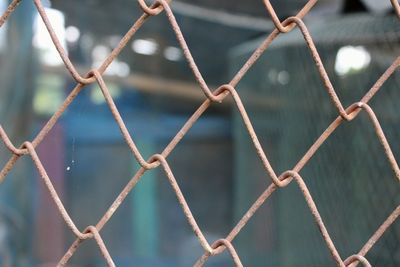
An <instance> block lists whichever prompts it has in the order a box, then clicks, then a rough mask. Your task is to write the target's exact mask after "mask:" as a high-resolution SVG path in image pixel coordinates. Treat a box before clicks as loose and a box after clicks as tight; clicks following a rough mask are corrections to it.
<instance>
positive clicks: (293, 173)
mask: <svg viewBox="0 0 400 267" xmlns="http://www.w3.org/2000/svg"><path fill="white" fill-rule="evenodd" d="M33 1H34V4H35V6H36V8H37V10H38V12H39V14H40V16H41V18H42V20H43V22H44V24H45V25H46V28H47V30H48V32H49V34H50V36H51V39H52V41H53V43H54V46H55V47H56V49H57V51H58V53H59V55H60V57H61V59H62V60H63V62H64V65H65V67H66V68H67V70H68V71H69V73H70V74H71V76H72V78H74V79H75V81H76V82H77V85H76V86H75V88H74V89H73V90H72V91H71V93H70V94H69V95H68V96H67V97H66V99H65V101H64V102H63V104H62V105H61V106H60V108H59V109H58V110H57V111H56V112H55V113H54V114H53V116H52V117H51V118H50V119H49V121H48V122H47V123H46V125H45V126H44V127H43V128H42V129H41V131H40V132H39V134H38V135H37V136H36V137H35V138H34V139H33V140H32V141H26V142H24V143H23V144H22V145H21V146H19V147H18V146H15V145H14V144H13V143H12V141H11V140H10V138H9V137H8V135H7V134H6V131H5V130H4V129H3V127H1V125H0V139H1V140H2V141H3V143H4V144H5V146H6V148H7V149H8V150H9V151H10V152H11V153H12V157H11V158H10V160H9V161H8V162H7V163H6V165H5V166H4V167H3V168H2V169H1V171H0V183H1V182H2V181H3V180H4V179H5V178H6V176H7V174H8V173H9V171H10V170H11V169H12V168H13V167H14V165H15V163H16V162H17V161H18V159H19V158H20V157H22V156H24V155H29V156H30V157H31V159H32V161H33V163H34V165H35V166H36V169H37V171H38V173H39V175H40V177H41V179H42V181H43V183H44V184H45V186H46V187H47V189H48V191H49V194H50V195H51V197H52V199H53V200H54V203H55V204H56V207H57V209H58V210H59V212H60V214H61V216H62V218H63V220H64V221H65V223H66V225H67V227H68V228H69V229H70V230H71V232H72V233H73V234H74V235H75V236H76V240H75V241H74V242H73V244H72V245H71V246H70V248H69V249H68V250H67V252H66V253H65V255H64V256H63V257H62V259H61V260H60V261H59V263H58V264H57V266H60V267H61V266H65V265H66V264H67V263H68V261H69V260H70V258H71V257H72V256H73V255H74V253H75V252H76V251H77V249H78V248H79V246H80V244H81V243H82V242H84V241H85V240H87V239H94V240H95V241H96V243H97V245H98V247H99V249H100V252H101V254H102V256H103V257H104V259H105V261H106V263H107V265H108V266H112V267H113V266H115V264H114V262H113V260H112V258H111V255H110V254H109V252H108V250H107V247H106V245H105V243H104V241H103V239H102V238H101V235H100V231H101V230H102V228H103V227H104V226H105V225H106V224H107V222H108V221H109V220H110V219H111V217H112V216H113V214H114V213H115V211H116V210H117V209H118V208H119V206H120V205H121V204H122V203H123V202H124V200H125V199H126V197H127V195H128V194H129V193H130V191H131V190H132V189H133V188H134V187H135V186H136V185H137V183H138V182H139V181H140V179H141V177H142V176H143V175H144V173H145V172H146V171H148V170H151V169H154V168H158V167H159V166H161V168H162V169H163V171H164V173H165V175H166V178H167V179H168V181H169V183H170V184H171V187H172V190H173V191H174V193H175V195H176V197H177V201H178V203H179V205H180V206H181V208H182V212H183V213H184V214H185V217H186V219H187V221H188V223H189V225H190V226H191V227H192V230H193V233H194V235H196V237H197V239H198V241H199V243H200V244H201V246H202V247H203V249H204V254H203V256H201V257H200V258H199V260H198V261H197V262H196V263H195V265H194V266H196V267H200V266H203V264H204V263H205V262H206V261H207V259H208V258H209V257H212V256H215V255H218V254H219V253H221V252H223V251H224V250H225V249H227V250H228V251H229V253H230V255H231V257H232V260H233V262H234V263H235V265H236V266H238V267H241V266H243V265H242V262H241V260H240V258H239V256H238V253H237V252H236V250H235V248H234V247H233V245H232V242H233V241H234V239H235V238H236V236H237V235H238V234H239V233H240V231H241V230H242V229H243V227H245V226H246V225H247V223H248V222H249V221H250V219H251V218H252V217H253V215H254V214H255V213H256V212H257V211H258V209H259V208H260V207H261V206H262V205H263V204H264V203H265V202H266V201H267V199H268V198H269V197H270V196H271V195H272V194H273V193H274V192H275V191H276V190H277V189H278V188H283V187H285V186H287V185H288V184H290V183H291V182H292V181H293V180H294V181H295V182H296V184H297V186H298V187H299V188H300V190H301V192H302V194H303V196H304V200H305V201H306V203H307V205H308V207H309V209H310V212H311V214H312V216H313V218H314V221H315V223H316V225H317V227H318V228H319V230H320V232H321V235H322V237H323V239H324V240H325V244H326V246H327V248H328V249H329V251H330V254H331V256H332V258H333V259H334V261H335V262H336V264H337V266H340V267H345V266H355V265H357V263H362V264H363V265H364V266H366V267H370V266H371V265H370V263H369V262H368V260H367V259H366V258H365V256H366V254H367V253H368V251H369V250H370V249H371V248H372V247H373V246H374V245H375V243H376V242H377V241H378V240H379V239H380V238H381V236H382V235H383V234H384V233H385V232H386V230H387V229H388V228H389V227H390V226H391V225H392V224H393V223H394V222H395V221H396V220H397V219H398V218H399V216H400V205H399V206H397V208H396V209H395V210H394V211H393V212H392V214H390V215H389V216H388V218H387V219H386V220H385V221H384V222H383V224H382V225H381V226H380V227H379V228H378V230H377V231H376V232H375V233H374V234H373V235H372V237H371V238H370V239H369V240H368V241H367V242H366V243H365V245H364V246H363V248H362V249H361V250H360V251H359V253H357V254H354V255H351V256H349V257H347V258H346V259H345V260H343V259H342V257H341V256H340V255H339V252H338V250H337V249H336V247H335V244H334V242H333V241H332V239H331V237H330V235H329V232H328V229H327V228H326V227H325V224H324V222H323V219H322V217H321V215H320V213H319V211H318V208H317V205H316V203H315V202H314V200H313V198H312V195H311V193H310V191H309V190H308V188H307V185H306V183H305V181H304V179H303V178H302V177H301V176H300V174H299V172H300V171H301V170H302V169H303V167H304V166H305V165H306V164H307V163H308V161H309V160H310V159H311V158H312V157H313V155H314V154H315V152H316V151H317V150H318V149H319V148H320V147H321V145H322V144H323V143H324V142H325V141H326V140H327V139H328V138H329V137H330V136H331V134H332V133H333V132H335V130H336V129H337V128H338V127H339V126H340V125H341V124H342V122H344V121H352V120H354V119H355V118H356V117H357V116H358V114H359V113H360V112H361V111H365V112H366V113H367V115H368V118H369V119H370V121H371V123H372V127H373V128H374V130H375V132H376V135H377V138H378V139H379V141H380V143H381V145H382V147H383V150H384V153H385V155H386V157H387V159H388V161H389V163H390V166H391V168H392V169H393V171H394V173H395V176H396V178H397V180H399V181H400V169H399V166H398V164H397V161H396V159H395V157H394V155H393V153H392V150H391V148H390V145H389V142H388V141H387V139H386V137H385V134H384V131H383V130H382V128H381V125H380V123H379V120H378V118H377V117H376V115H375V113H374V111H373V110H372V108H371V107H370V106H369V105H368V102H369V101H370V100H371V99H372V98H373V96H374V95H375V94H376V93H377V92H378V91H379V90H380V89H381V87H382V85H383V84H384V83H385V81H386V80H387V79H388V78H389V77H390V76H391V75H392V74H393V73H394V72H395V71H396V70H397V68H398V67H399V65H400V57H397V58H396V59H395V60H394V62H393V63H392V65H391V66H389V67H388V69H387V70H386V71H385V72H384V73H383V74H382V75H381V77H380V78H379V79H378V80H377V81H376V83H375V84H374V85H373V86H372V87H371V89H370V90H369V91H368V92H367V93H366V94H365V95H364V97H362V98H361V100H360V101H359V102H356V103H354V104H352V105H350V106H349V107H347V108H345V107H344V106H343V104H342V102H341V101H340V99H339V97H338V95H337V93H336V90H335V88H334V86H333V85H332V83H331V81H330V79H329V76H328V74H327V72H326V70H325V67H324V64H323V62H322V60H321V58H320V56H319V53H318V51H317V48H316V47H315V45H314V42H313V39H312V37H311V35H310V33H309V31H308V29H307V26H306V25H305V24H304V22H303V21H302V18H303V17H304V16H306V15H307V13H308V12H309V11H310V9H311V8H312V7H313V6H314V5H315V4H316V3H317V1H318V0H310V1H308V2H307V3H306V4H305V5H304V7H303V8H302V9H301V10H300V11H299V13H298V14H297V15H296V16H293V17H289V18H287V19H286V20H284V21H283V22H281V21H280V20H279V18H278V16H277V14H276V12H275V10H274V8H273V6H272V5H271V3H270V1H269V0H263V1H264V4H265V7H266V9H267V12H268V14H269V15H270V17H271V19H272V21H273V22H274V24H275V26H276V29H275V30H274V31H272V33H271V34H270V35H269V36H267V38H266V39H265V41H264V42H262V44H261V45H260V46H259V47H258V48H257V49H256V50H255V51H254V52H253V54H252V55H251V56H250V58H249V59H248V60H247V62H246V63H245V64H244V65H243V67H242V68H241V69H240V70H239V71H238V72H237V74H236V75H235V76H234V77H233V79H232V80H231V81H230V82H229V83H227V84H224V85H221V86H220V87H219V88H217V89H216V90H215V91H213V90H211V89H210V88H209V87H208V85H207V83H206V81H205V80H204V78H203V77H202V74H201V72H200V70H199V69H198V67H197V65H196V62H195V61H194V59H193V57H192V54H191V52H190V49H189V47H188V45H187V43H186V41H185V38H184V36H183V34H182V31H181V30H180V28H179V25H178V23H177V21H176V19H175V16H174V14H173V12H172V10H171V8H170V4H169V2H170V1H167V0H157V1H155V2H154V3H153V4H152V5H151V6H150V7H149V6H148V5H147V4H146V3H145V1H144V0H138V4H139V6H140V8H141V9H142V10H143V12H144V13H143V15H142V16H141V17H140V18H139V19H138V20H137V21H135V22H134V24H133V25H132V26H131V28H130V29H129V30H128V32H127V33H126V34H125V36H124V37H123V38H122V39H121V41H120V43H119V44H118V45H117V47H116V48H115V49H114V50H113V51H112V52H111V53H110V55H109V56H108V57H107V58H106V59H105V60H104V62H103V64H102V65H101V66H100V67H99V68H98V69H94V70H90V71H89V72H88V73H87V74H86V75H81V74H79V73H78V72H77V70H76V68H75V67H74V65H73V64H72V62H71V61H70V59H69V58H68V55H67V53H66V52H65V50H64V49H63V47H62V46H61V43H60V41H59V39H58V37H57V34H56V32H55V31H54V29H53V27H52V25H51V21H50V20H49V18H48V16H47V14H46V11H45V9H44V7H43V4H42V3H41V1H40V0H33ZM20 2H21V0H13V1H12V2H11V3H10V5H9V6H8V8H7V10H6V11H5V13H4V14H3V15H2V16H1V17H0V27H1V26H2V25H3V24H4V22H5V21H6V20H7V19H8V17H9V16H10V15H11V13H12V12H13V11H14V10H15V9H16V7H17V6H18V4H19V3H20ZM391 3H392V5H393V8H394V10H395V12H396V14H397V15H398V16H399V18H400V6H399V3H398V1H397V0H391ZM162 11H165V14H166V16H167V18H168V20H169V22H170V24H171V28H172V29H173V31H174V32H175V35H176V37H177V39H178V42H179V44H180V46H181V48H182V50H183V53H184V56H185V58H186V60H187V62H188V64H189V67H190V69H191V70H192V72H193V74H194V76H195V78H196V80H197V82H198V84H199V86H200V89H201V90H202V91H203V93H204V95H205V97H206V100H205V101H204V102H203V103H202V104H201V105H200V107H199V108H198V109H197V110H196V111H195V112H194V114H193V115H192V116H191V117H190V118H189V120H188V121H187V122H186V123H185V124H184V125H183V127H182V128H181V130H180V131H179V132H178V133H177V134H176V135H175V137H174V138H172V140H171V141H170V143H169V144H168V145H167V146H166V147H165V149H164V150H163V151H162V152H161V153H160V154H155V155H153V156H152V157H150V158H149V159H148V160H145V159H144V158H143V156H142V154H141V153H140V151H139V149H138V148H137V146H136V143H135V142H134V140H133V138H132V137H131V135H130V133H129V131H128V129H127V127H126V126H125V123H124V120H123V119H122V117H121V115H120V113H119V111H118V109H117V107H116V105H115V103H114V101H113V98H112V96H111V94H110V92H109V90H108V88H107V85H106V83H105V82H104V80H103V77H102V74H103V73H104V71H105V70H106V69H107V67H108V66H109V65H110V64H111V63H112V62H113V60H114V59H115V58H116V57H117V56H118V55H119V54H120V53H121V51H122V50H123V48H124V47H125V46H126V45H127V43H128V42H129V41H130V39H131V38H132V37H133V35H134V34H135V33H136V32H137V30H138V29H139V28H140V27H141V26H142V25H143V24H144V23H145V22H146V20H147V19H148V18H149V17H151V16H156V15H158V14H160V13H161V12H162ZM296 26H297V27H298V28H299V29H300V31H301V33H302V34H303V37H304V40H305V44H306V45H307V47H308V48H309V50H310V53H311V56H312V58H313V60H314V63H315V65H316V67H317V70H318V72H319V74H320V77H321V79H322V81H323V84H324V87H325V89H326V91H327V93H328V96H329V97H330V99H331V101H332V104H333V105H334V106H335V108H336V109H337V111H338V116H337V118H336V119H335V120H334V121H333V122H332V123H331V124H330V125H329V126H328V127H327V129H326V130H325V131H324V132H323V133H322V134H321V135H320V137H319V138H318V139H317V140H316V141H315V142H314V144H312V146H311V147H310V148H309V150H308V151H307V152H306V153H305V154H304V155H303V157H302V158H301V159H300V160H299V161H298V162H297V164H296V165H295V166H294V167H293V168H292V169H290V170H288V171H286V172H284V173H282V174H280V175H278V174H276V172H275V170H274V169H273V167H272V165H271V163H270V162H269V160H268V157H267V154H266V152H265V150H264V148H263V147H262V146H261V144H260V142H259V140H258V137H257V134H256V132H255V130H254V128H253V126H252V122H251V121H250V119H249V116H248V115H247V112H246V109H245V107H244V105H243V103H242V101H241V98H240V96H239V94H238V93H237V91H236V89H235V86H236V85H237V84H238V83H239V82H240V80H241V79H242V78H243V77H244V76H245V75H246V73H247V71H248V70H249V69H250V68H251V67H252V66H253V65H254V63H255V62H256V61H257V60H258V59H259V57H260V56H261V55H262V54H263V53H264V51H265V50H266V49H268V47H269V46H270V44H271V43H272V42H273V41H274V39H275V38H276V37H277V36H278V35H279V34H282V33H286V32H289V31H291V30H292V29H293V28H294V27H296ZM95 82H97V83H98V85H99V87H100V89H101V91H102V93H103V95H104V98H105V100H106V103H107V105H108V106H109V108H110V110H111V112H112V115H113V117H114V119H115V121H116V123H117V124H118V126H119V128H120V130H121V133H122V136H123V138H124V139H125V141H126V144H127V145H128V147H129V148H130V150H131V152H132V154H133V155H134V156H135V158H136V160H137V161H138V163H139V164H140V165H141V168H140V169H139V170H138V172H137V173H136V174H135V176H133V177H132V179H131V180H130V181H129V182H128V184H127V185H126V186H125V188H124V189H123V190H122V191H121V193H120V194H119V195H118V197H117V198H116V199H115V201H114V202H113V203H112V205H111V206H110V207H109V208H108V210H107V211H106V212H105V213H104V215H103V217H102V218H101V219H100V221H99V222H98V223H97V224H96V225H95V226H93V225H91V226H88V227H87V228H86V229H85V230H84V231H80V230H79V229H78V228H77V227H76V225H75V223H74V221H73V219H72V218H71V217H70V216H69V214H68V212H67V210H66V208H65V207H64V205H63V203H62V201H61V199H60V197H59V196H58V194H57V191H56V190H55V188H54V186H53V184H52V182H51V179H50V177H49V176H48V175H47V172H46V170H45V168H44V166H43V164H42V163H41V160H40V158H39V156H38V155H37V153H36V150H35V148H36V147H37V146H38V145H39V144H40V143H41V142H42V141H43V139H44V138H46V136H47V134H48V133H49V131H50V130H51V129H52V128H53V126H54V125H55V123H56V122H57V121H58V119H59V118H60V116H61V115H62V114H63V113H64V111H65V110H66V108H67V107H68V106H69V105H70V104H71V103H72V102H73V101H74V99H75V98H76V97H77V96H78V95H79V93H80V92H81V91H82V89H83V88H84V87H85V86H86V85H88V84H91V83H95ZM228 95H230V96H231V97H232V98H233V100H234V103H235V105H236V108H237V109H238V111H239V113H240V115H241V117H242V120H243V123H244V127H245V128H246V129H247V132H248V134H249V137H250V139H251V140H252V142H253V145H254V148H255V151H256V153H257V155H258V157H259V158H260V160H261V162H262V164H263V166H264V169H265V173H266V174H267V176H268V177H270V178H271V181H272V183H271V184H270V185H269V186H268V187H267V189H266V190H265V191H264V192H263V193H262V194H261V195H260V196H259V198H258V199H257V200H256V201H255V202H254V203H253V205H252V206H251V207H250V208H249V209H248V211H247V212H246V213H245V215H244V216H243V217H242V219H240V220H239V222H238V223H237V225H236V226H235V227H234V228H233V229H232V231H231V232H230V233H229V234H228V236H227V237H225V238H221V239H219V240H217V241H215V242H214V243H213V244H212V245H210V243H209V242H208V241H207V240H206V238H205V236H204V234H203V232H202V231H201V229H200V227H199V226H198V225H197V222H196V220H195V218H194V217H193V214H192V212H191V210H190V207H189V205H188V204H187V202H186V200H185V197H184V195H183V193H182V192H181V190H180V188H179V184H178V183H177V181H176V179H175V176H174V174H173V171H172V170H171V168H170V166H169V164H168V162H167V157H168V156H169V154H170V153H171V152H172V151H173V150H174V149H175V147H176V146H177V145H178V144H179V143H180V141H181V140H182V139H183V137H184V136H185V135H186V133H187V132H188V131H189V130H190V129H191V127H192V126H193V125H194V124H195V123H196V121H197V120H198V119H199V118H200V117H201V116H202V114H203V113H204V112H205V111H206V110H207V109H208V107H210V105H211V104H213V103H214V102H216V103H221V102H222V101H224V99H225V98H226V97H227V96H228ZM316 112H318V111H316Z"/></svg>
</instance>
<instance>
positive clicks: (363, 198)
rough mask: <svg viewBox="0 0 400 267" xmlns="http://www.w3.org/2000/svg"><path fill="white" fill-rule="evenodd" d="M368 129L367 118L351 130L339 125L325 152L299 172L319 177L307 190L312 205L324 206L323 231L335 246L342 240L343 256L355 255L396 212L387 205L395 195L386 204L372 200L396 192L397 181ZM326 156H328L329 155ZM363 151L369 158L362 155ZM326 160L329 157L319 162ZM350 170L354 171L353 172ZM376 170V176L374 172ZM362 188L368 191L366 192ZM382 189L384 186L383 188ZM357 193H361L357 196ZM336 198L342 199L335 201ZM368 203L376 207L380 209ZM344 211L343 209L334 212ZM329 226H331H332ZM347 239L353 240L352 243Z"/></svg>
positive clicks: (380, 147)
mask: <svg viewBox="0 0 400 267" xmlns="http://www.w3.org/2000/svg"><path fill="white" fill-rule="evenodd" d="M369 123H370V121H369V119H368V117H367V116H366V115H361V116H360V117H359V118H357V119H355V121H354V122H353V123H352V124H349V125H343V126H342V127H341V128H340V129H338V130H337V132H336V133H335V134H334V135H332V136H331V139H330V140H328V141H327V142H326V144H325V145H324V146H325V149H324V150H323V151H321V152H318V153H317V154H316V155H315V157H314V158H313V159H312V160H311V161H310V162H309V164H308V165H307V166H306V167H305V169H304V173H305V175H306V173H307V176H311V175H312V176H318V177H320V178H318V179H309V180H307V181H308V184H309V186H310V189H312V188H315V193H314V195H315V199H316V202H317V203H327V204H328V205H327V206H326V207H324V208H323V209H321V214H322V216H326V218H327V219H326V224H327V226H328V228H329V227H330V229H332V234H333V236H337V238H336V239H337V240H342V239H343V238H346V239H347V241H346V242H345V243H343V244H340V242H336V243H337V246H338V248H341V247H342V246H344V247H343V248H344V251H345V252H346V253H347V254H346V255H349V254H351V253H352V252H354V251H355V250H357V249H358V247H360V246H361V245H362V242H363V241H360V239H361V240H363V238H365V237H366V236H369V235H371V234H372V233H373V232H374V231H375V229H376V228H377V227H378V226H379V225H380V224H381V223H382V221H383V220H384V218H385V217H386V216H387V214H389V213H390V212H391V209H393V207H394V206H395V204H393V202H392V200H393V198H396V193H394V195H393V196H388V198H385V200H382V199H381V200H380V201H377V200H373V199H374V198H375V197H376V194H375V193H377V190H378V191H380V190H379V188H380V187H381V186H383V185H384V186H385V188H386V189H383V191H384V192H386V195H387V194H388V192H390V191H392V190H390V188H391V187H396V186H397V185H396V184H397V181H396V179H395V177H394V175H393V171H391V168H390V165H389V164H387V159H386V158H382V153H383V150H382V146H381V144H380V143H379V140H378V139H377V138H376V134H375V132H374V131H373V130H372V129H370V125H367V124H369ZM366 129H367V130H366ZM350 133H352V136H353V138H351V139H349V138H348V136H349V134H350ZM366 140H370V141H369V142H368V147H365V142H366ZM329 151H332V152H331V153H329V154H328V152H329ZM366 151H372V152H368V153H366ZM326 154H327V156H328V157H326V156H325V157H322V156H323V155H326ZM337 154H341V155H342V157H336V156H335V155H337ZM354 154H359V155H363V156H360V157H357V159H355V158H354V157H353V156H352V155H354ZM325 162H331V163H332V162H334V164H333V165H335V164H340V165H341V166H342V167H341V168H340V169H338V168H329V167H328V168H324V167H322V166H326V164H324V163H325ZM381 162H384V163H385V164H384V165H385V166H381ZM316 165H317V166H316ZM318 165H319V166H321V167H318ZM331 166H332V165H331ZM361 166H368V168H365V167H364V168H360V167H361ZM354 169H357V170H359V171H357V172H354V171H353V170H354ZM375 169H377V170H381V171H374V170H375ZM330 170H332V171H333V172H330ZM384 170H385V171H384ZM382 173H384V174H382ZM327 181H330V182H329V183H328V182H327ZM328 184H329V185H328ZM364 184H368V185H371V186H366V187H365V186H363V185H364ZM386 185H388V186H387V187H386ZM361 188H363V191H358V190H357V189H361ZM367 188H371V191H369V190H368V191H367V190H366V189H367ZM382 193H383V192H382ZM339 194H340V195H341V196H342V197H341V198H340V199H337V195H339ZM383 194H385V193H383ZM382 202H385V203H382ZM373 203H379V205H375V204H373ZM343 206H345V207H347V208H346V209H343V208H339V207H343ZM381 206H384V207H385V209H382V208H380V207H381ZM354 210H357V212H355V211H354ZM377 210H379V214H380V213H381V212H382V216H379V215H378V214H377ZM333 218H335V219H333ZM349 218H351V220H349ZM332 220H334V221H335V223H333V224H332ZM372 221H374V223H373V224H374V225H373V226H371V225H370V224H371V222H372ZM350 222H351V223H350ZM331 225H332V226H331ZM346 229H347V230H346ZM350 233H351V234H350ZM349 236H351V237H352V238H351V240H350V239H349ZM352 244H353V245H352Z"/></svg>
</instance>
